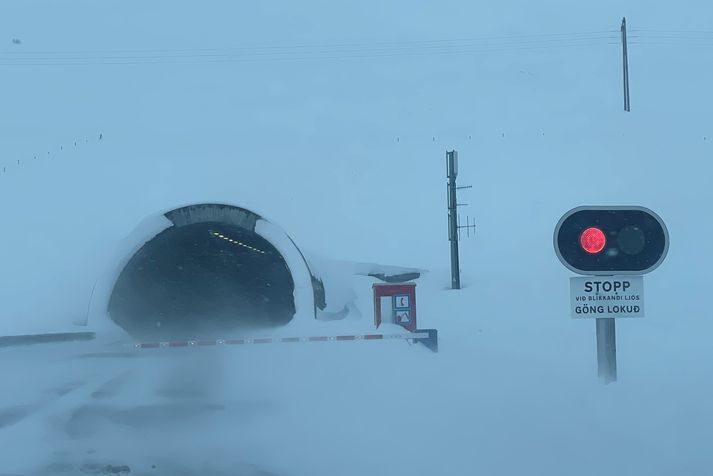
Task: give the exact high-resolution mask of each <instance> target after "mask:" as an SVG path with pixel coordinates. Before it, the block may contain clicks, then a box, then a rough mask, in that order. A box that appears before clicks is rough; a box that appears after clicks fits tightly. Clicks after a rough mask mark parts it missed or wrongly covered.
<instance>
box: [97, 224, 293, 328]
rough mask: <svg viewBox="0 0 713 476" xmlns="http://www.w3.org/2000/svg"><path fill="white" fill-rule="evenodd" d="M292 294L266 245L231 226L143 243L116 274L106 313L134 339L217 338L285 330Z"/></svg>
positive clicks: (192, 228) (183, 229)
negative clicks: (235, 333)
mask: <svg viewBox="0 0 713 476" xmlns="http://www.w3.org/2000/svg"><path fill="white" fill-rule="evenodd" d="M294 288H295V285H294V281H293V278H292V274H291V272H290V269H289V267H288V266H287V263H286V262H285V259H284V258H283V256H282V255H281V254H280V253H279V252H278V251H277V249H276V248H275V247H274V246H273V245H272V244H271V243H270V242H269V241H267V240H266V239H264V238H263V237H261V236H260V235H258V234H256V233H255V232H253V231H250V230H247V229H245V228H243V227H240V226H237V225H226V224H224V223H220V222H201V223H193V224H186V225H182V226H173V227H171V228H168V229H166V230H164V231H162V232H161V233H159V234H158V235H156V236H155V237H154V238H153V239H151V240H150V241H148V242H146V243H145V244H144V245H143V246H142V247H141V248H140V249H139V251H138V252H136V253H135V254H134V255H133V256H132V257H131V259H130V260H129V262H128V263H127V264H126V266H125V267H124V269H123V270H122V271H121V274H120V275H119V277H118V279H117V281H116V283H115V285H114V288H113V291H112V294H111V297H110V300H109V309H108V310H109V315H110V316H111V319H112V320H113V321H114V322H116V323H117V324H118V325H119V326H121V327H122V328H123V329H124V330H126V331H127V332H128V333H129V334H131V335H133V336H134V337H140V338H161V339H172V338H198V337H208V336H210V337H221V336H224V335H226V333H230V332H233V331H239V330H245V329H259V328H265V327H274V326H279V325H284V324H287V323H288V322H289V321H290V320H291V319H292V318H293V316H294V314H295V302H294Z"/></svg>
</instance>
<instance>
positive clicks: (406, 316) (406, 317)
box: [396, 310, 411, 324]
mask: <svg viewBox="0 0 713 476" xmlns="http://www.w3.org/2000/svg"><path fill="white" fill-rule="evenodd" d="M396 322H397V323H398V324H408V323H409V322H411V311H401V310H397V311H396Z"/></svg>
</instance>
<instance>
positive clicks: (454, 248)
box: [446, 150, 475, 289]
mask: <svg viewBox="0 0 713 476" xmlns="http://www.w3.org/2000/svg"><path fill="white" fill-rule="evenodd" d="M446 169H447V172H446V175H447V176H448V241H450V242H451V288H452V289H460V258H459V256H458V239H459V237H460V230H461V229H462V228H465V229H466V231H467V232H468V237H470V229H471V228H472V229H473V230H475V221H473V224H471V223H470V218H469V217H466V225H464V226H461V225H460V219H459V216H458V207H459V206H463V205H466V204H465V203H458V194H457V191H458V190H460V189H464V188H473V186H472V185H466V186H464V187H458V186H457V185H456V177H457V176H458V152H457V151H455V150H451V151H446Z"/></svg>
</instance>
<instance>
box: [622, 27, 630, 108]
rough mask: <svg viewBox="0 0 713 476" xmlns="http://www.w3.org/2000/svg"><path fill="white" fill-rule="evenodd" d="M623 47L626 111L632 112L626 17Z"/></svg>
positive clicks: (623, 28) (623, 29)
mask: <svg viewBox="0 0 713 476" xmlns="http://www.w3.org/2000/svg"><path fill="white" fill-rule="evenodd" d="M621 47H622V55H623V62H624V110H625V111H626V112H630V111H631V104H630V103H629V57H628V55H627V51H626V17H624V18H623V19H622V20H621Z"/></svg>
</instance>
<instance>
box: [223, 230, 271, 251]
mask: <svg viewBox="0 0 713 476" xmlns="http://www.w3.org/2000/svg"><path fill="white" fill-rule="evenodd" d="M209 233H210V234H211V235H213V236H215V237H216V238H221V239H223V240H225V241H228V242H230V243H233V244H234V245H239V246H242V247H243V248H247V249H249V250H251V251H254V252H256V253H260V254H263V255H264V254H265V251H263V250H259V249H257V248H254V247H252V246H250V245H246V244H245V243H243V242H242V241H237V240H234V239H232V238H230V237H228V236H225V235H223V234H222V233H218V232H217V231H210V232H209Z"/></svg>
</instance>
